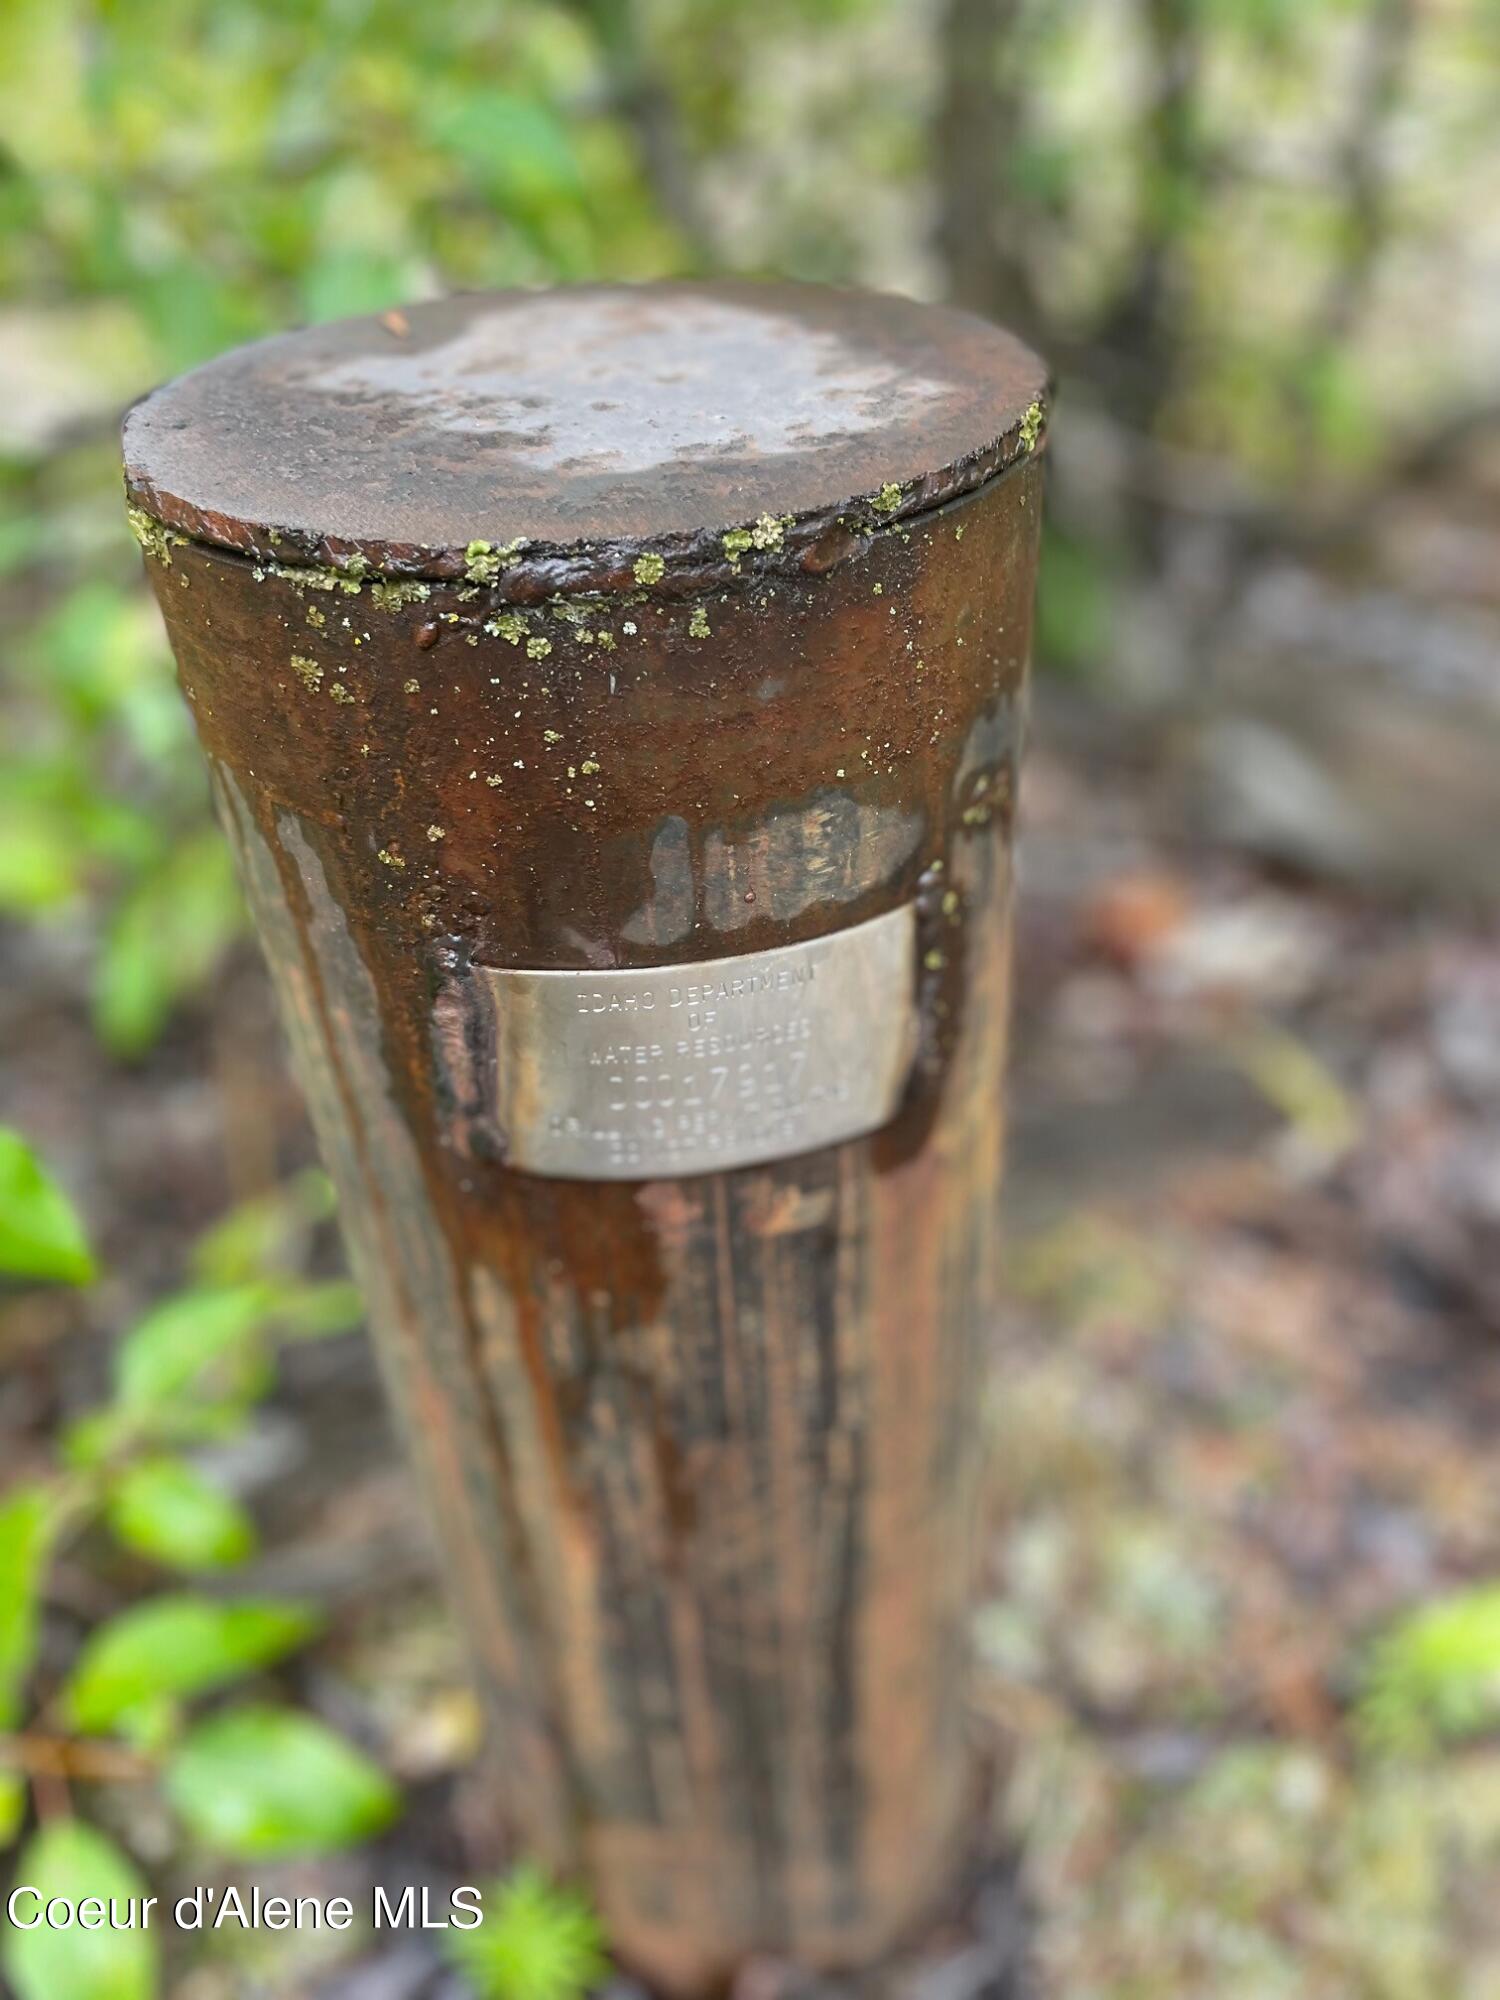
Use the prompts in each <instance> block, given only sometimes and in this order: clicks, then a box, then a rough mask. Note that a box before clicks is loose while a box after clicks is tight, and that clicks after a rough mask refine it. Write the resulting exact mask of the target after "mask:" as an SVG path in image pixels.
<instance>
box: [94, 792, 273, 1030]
mask: <svg viewBox="0 0 1500 2000" xmlns="http://www.w3.org/2000/svg"><path fill="white" fill-rule="evenodd" d="M243 927H244V914H243V911H242V910H241V907H240V899H239V892H238V890H237V888H236V886H235V880H234V871H233V869H232V868H231V866H230V862H229V855H228V852H227V851H226V849H225V847H224V843H223V841H222V840H221V839H220V838H219V836H218V834H217V833H216V832H215V831H214V829H213V828H211V827H204V828H203V829H202V831H201V832H197V833H194V834H192V835H190V836H188V837H186V838H184V839H183V840H182V841H181V842H179V843H178V844H177V845H176V846H174V847H172V848H170V849H169V850H168V851H167V852H166V853H164V854H163V855H162V856H161V857H160V859H159V861H158V862H157V864H156V865H155V866H154V867H151V868H149V869H145V870H142V871H141V873H140V875H139V876H138V878H137V879H136V881H135V882H134V883H133V885H132V886H131V888H130V889H129V891H128V892H127V893H126V895H125V896H124V897H123V898H122V899H121V901H120V902H119V903H118V904H117V906H116V908H115V910H114V912H113V914H112V916H111V918H110V921H109V924H108V926H107V928H106V930H105V934H104V948H103V951H102V953H101V955H100V959H99V964H98V971H97V976H96V980H95V986H94V1021H95V1024H96V1025H97V1027H98V1030H99V1033H100V1035H101V1037H102V1038H103V1040H104V1042H105V1043H106V1044H107V1046H108V1047H109V1048H111V1049H112V1050H114V1052H115V1053H116V1054H117V1055H122V1056H138V1055H141V1054H143V1053H144V1052H145V1051H146V1050H147V1049H148V1048H150V1046H151V1045H152V1043H153V1042H154V1041H155V1040H156V1038H157V1036H158V1035H159V1034H160V1033H161V1031H162V1028H163V1027H164V1026H165V1025H166V1022H167V1019H168V1016H169V1015H170V1014H171V1011H172V1009H173V1007H174V1006H175V1005H176V1003H177V1001H178V1000H180V999H181V998H182V997H183V995H184V994H187V993H192V992H194V991H196V990H197V989H198V988H199V987H200V986H201V985H203V983H204V982H205V981H206V980H207V978H208V976H209V974H210V973H211V972H212V971H213V969H214V967H215V965H217V963H218V962H219V959H220V958H221V957H222V956H223V954H224V952H225V950H226V949H227V948H228V946H229V945H230V944H232V943H233V941H234V939H235V938H236V937H237V936H238V935H239V933H240V931H241V930H242V929H243Z"/></svg>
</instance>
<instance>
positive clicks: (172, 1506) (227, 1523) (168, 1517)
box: [107, 1453, 255, 1570]
mask: <svg viewBox="0 0 1500 2000" xmlns="http://www.w3.org/2000/svg"><path fill="white" fill-rule="evenodd" d="M107 1518H108V1521H109V1526H110V1530H111V1532H112V1533H113V1534H114V1536H115V1539H116V1540H117V1541H118V1542H120V1543H121V1545H122V1546H123V1547H125V1548H127V1549H131V1550H133V1551H134V1552H135V1553H136V1554H137V1555H141V1556H145V1557H146V1558H147V1559H148V1560H149V1561H151V1562H157V1563H161V1564H162V1565H163V1566H164V1567H165V1568H167V1569H181V1570H212V1569H229V1568H232V1567H233V1565H234V1564H235V1563H240V1562H244V1560H245V1559H246V1557H247V1556H250V1555H253V1554H254V1552H255V1523H254V1522H253V1521H252V1520H251V1518H250V1516H249V1515H248V1514H247V1513H246V1512H245V1510H244V1508H243V1507H241V1506H240V1504H239V1502H238V1501H237V1500H234V1499H233V1498H232V1497H231V1496H230V1495H229V1494H227V1493H225V1492H224V1491H223V1490H222V1488H220V1487H218V1486H215V1485H214V1484H213V1483H212V1481H211V1480H208V1479H205V1478H204V1477H203V1475H202V1474H201V1473H200V1472H197V1471H195V1470H194V1468H193V1467H192V1466H191V1465H189V1464H188V1463H187V1461H186V1460H184V1459H181V1458H175V1457H171V1456H169V1455H167V1454H165V1453H163V1454H158V1455H157V1456H155V1457H152V1458H143V1459H140V1460H138V1461H137V1462H136V1463H135V1464H134V1465H130V1466H127V1467H126V1469H125V1471H124V1472H122V1473H121V1474H120V1477H119V1478H118V1480H116V1482H115V1484H114V1486H113V1487H112V1489H111V1491H110V1496H109V1502H108V1510H107Z"/></svg>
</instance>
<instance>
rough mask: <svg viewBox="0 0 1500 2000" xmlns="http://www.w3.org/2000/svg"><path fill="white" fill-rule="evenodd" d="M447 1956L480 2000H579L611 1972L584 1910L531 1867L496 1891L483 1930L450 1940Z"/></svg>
mask: <svg viewBox="0 0 1500 2000" xmlns="http://www.w3.org/2000/svg"><path fill="white" fill-rule="evenodd" d="M444 1950H445V1951H446V1953H447V1955H448V1957H449V1959H450V1960H451V1962H452V1963H453V1965H454V1966H455V1967H456V1968H457V1970H458V1971H460V1972H461V1973H462V1974H463V1975H464V1977H465V1978H466V1979H467V1980H468V1981H469V1984H470V1985H471V1986H472V1987H473V1988H474V1991H475V1993H476V1994H477V1995H478V1996H479V2000H578V1996H579V1995H580V1994H583V1993H586V1992H587V1991H588V1989H589V1988H590V1987H592V1986H596V1985H598V1983H599V1981H600V1980H601V1979H603V1978H604V1976H605V1973H606V1972H607V1971H608V1969H609V1966H608V1961H607V1960H606V1958H605V1956H604V1934H603V1932H602V1930H601V1929H600V1926H599V1919H598V1918H597V1917H596V1916H595V1915H594V1912H593V1910H592V1908H591V1907H590V1906H589V1904H588V1903H587V1902H586V1901H585V1900H584V1898H583V1897H582V1896H581V1895H580V1894H579V1893H578V1892H577V1891H576V1890H574V1889H568V1888H561V1887H559V1886H557V1885H556V1884H555V1883H552V1882H549V1881H548V1879H547V1877H546V1876H545V1875H543V1874H542V1873H541V1872H540V1870H539V1869H536V1868H531V1867H522V1868H518V1869H516V1870H515V1872H514V1873H513V1874H512V1875H510V1876H508V1877H506V1878H505V1879H504V1880H503V1881H500V1882H497V1883H495V1884H493V1885H492V1886H491V1887H490V1889H489V1890H488V1891H487V1892H486V1895H485V1918H484V1922H483V1923H482V1924H478V1925H476V1926H475V1928H474V1929H473V1930H467V1931H449V1932H447V1933H446V1935H445V1939H444Z"/></svg>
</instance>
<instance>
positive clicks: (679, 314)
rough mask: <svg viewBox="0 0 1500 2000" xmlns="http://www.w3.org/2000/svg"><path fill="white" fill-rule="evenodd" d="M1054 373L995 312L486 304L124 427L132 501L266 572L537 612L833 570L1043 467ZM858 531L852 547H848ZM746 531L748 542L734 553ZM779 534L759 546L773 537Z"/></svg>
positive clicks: (606, 300) (401, 318)
mask: <svg viewBox="0 0 1500 2000" xmlns="http://www.w3.org/2000/svg"><path fill="white" fill-rule="evenodd" d="M1044 388H1045V380H1044V375H1043V371H1042V369H1041V367H1040V365H1039V364H1038V362H1037V361H1036V359H1035V357H1034V356H1032V355H1030V354H1029V353H1028V352H1027V350H1026V349H1025V348H1023V347H1021V346H1020V344H1019V343H1018V342H1016V341H1015V340H1013V339H1012V338H1011V336H1010V335H1008V334H1006V333H1003V332H1001V331H1000V330H999V329H998V328H996V327H993V326H990V325H988V324H986V323H985V322H984V321H981V320H978V319H974V318H971V317H970V316H969V315H967V314H964V313H958V312H951V311H946V310H938V309H936V308H933V307H924V306H919V305H916V304H914V303H913V302H911V301H910V300H906V299H898V298H890V297H882V296H875V295H870V294H861V293H852V292H839V291H833V290H829V289H825V288H822V287H817V286H795V285H769V284H750V283H743V282H725V283H718V284H711V285H710V284H693V283H676V284H662V285H652V286H586V287H578V288H576V289H574V290H568V291H561V292H546V293H527V292H511V293H498V294H488V295H484V294H479V295H471V296H466V297H460V298H451V299H443V300H437V301H433V302H431V303H429V304H426V305H421V306H413V307H411V308H409V309H408V310H407V311H405V312H403V313H400V314H386V315H384V316H372V317H369V318H365V319H356V320H345V321H342V322H340V323H338V324H336V325H333V326H325V327H318V328H312V329H309V330H306V331H304V332H300V333H294V334H288V335H285V336H283V337H281V338H279V339H275V340H268V341H262V342H259V343H257V344H256V345H255V346H253V347H247V348H241V349H239V350H238V351H236V352H235V353H232V354H228V355H225V356H223V357H222V358H221V359H219V360H217V361H213V362H210V363H209V364H208V365H207V366H205V367H203V368H199V369H197V370H195V371H194V372H193V373H192V374H190V375H187V376H184V377H182V378H181V379H180V380H179V381H176V382H173V383H170V384H168V385H167V387H166V388H164V389H161V390H158V391H157V392H156V393H155V394H154V395H152V396H149V397H147V398H146V399H145V401H144V402H142V403H140V404H139V405H137V407H136V408H135V409H134V410H133V411H132V412H131V413H130V416H129V418H128V419H127V422H126V426H125V460H126V479H127V486H128V489H129V492H130V495H131V497H132V499H133V500H134V501H135V502H136V503H137V504H138V505H140V506H142V507H144V508H145V509H146V510H147V511H148V512H149V513H151V514H152V515H153V516H155V518H157V519H158V520H160V521H163V522H166V523H167V524H168V525H169V526H171V527H174V528H177V529H179V530H181V531H182V532H183V533H185V534H188V535H191V536H192V537H193V538H194V539H197V540H203V541H208V542H213V543H217V544H219V545H221V546H223V547H226V548H233V549H240V550H244V551H246V552H249V553H253V554H257V555H260V556H262V557H264V558H266V559H268V560H280V561H312V562H336V563H337V562H347V561H349V560H350V559H351V558H352V559H354V560H355V561H356V562H363V563H366V564H368V565H369V566H370V567H372V568H374V569H377V570H380V571H382V572H385V573H391V574H398V573H399V574H411V575H424V576H446V577H462V576H463V575H464V574H465V573H466V570H470V569H471V568H472V560H473V559H472V555H471V550H472V546H473V544H474V543H475V542H476V541H477V542H482V543H487V544H488V545H489V549H490V550H491V551H492V552H499V555H500V561H499V563H498V564H496V565H492V566H491V567H493V568H495V569H496V570H497V571H498V575H497V576H496V577H495V578H492V579H487V580H493V581H499V582H500V583H501V584H502V586H504V587H507V588H508V589H509V590H510V591H512V592H514V593H516V594H518V595H522V596H524V595H526V594H528V593H531V594H534V593H536V592H537V591H546V590H554V589H566V590H582V589H598V588H606V589H611V588H621V587H629V585H630V584H631V583H632V582H633V581H635V580H636V579H635V578H634V575H633V565H634V561H635V559H636V557H638V555H639V554H640V552H641V551H643V550H650V551H652V552H654V553H658V554H660V556H661V558H662V560H663V562H664V564H665V566H666V568H667V570H669V571H671V572H673V573H674V574H675V573H677V572H685V573H686V574H688V575H689V576H691V577H694V578H698V577H700V576H702V575H703V574H704V573H705V572H710V573H712V572H726V573H730V574H733V573H736V572H737V571H738V569H739V567H740V562H741V560H743V559H745V558H749V559H750V560H751V561H752V562H753V563H759V562H761V561H762V560H763V559H772V560H774V559H776V558H784V559H793V558H795V559H798V560H800V559H802V558H803V557H807V558H808V560H809V565H810V566H816V564H817V563H818V562H820V561H823V560H826V559H827V553H828V552H827V550H826V549H824V550H823V552H822V553H821V554H819V553H811V554H810V553H809V552H813V551H815V550H816V549H817V545H818V544H820V543H824V542H826V539H827V537H828V535H829V533H830V532H831V531H833V530H836V529H837V527H838V526H839V524H840V520H841V517H842V516H844V515H846V514H848V513H849V511H850V510H851V509H852V510H853V525H854V526H855V527H856V528H861V527H868V526H871V525H878V524H879V523H880V522H882V521H888V520H889V519H891V518H894V517H896V516H904V515H906V514H909V513H911V512H915V511H920V510H922V509H924V508H927V507H930V506H932V505H935V504H938V503H940V502H941V501H943V500H945V499H948V498H951V497H952V496H953V495H954V494H956V493H960V492H964V491H967V490H970V489H971V488H972V487H974V486H975V485H977V484H979V483H982V481H983V480H984V479H986V478H989V477H991V476H993V474H994V473H996V472H997V471H1000V470H1003V469H1004V467H1005V466H1006V465H1007V464H1009V463H1011V462H1012V461H1013V460H1014V459H1015V458H1017V457H1018V456H1021V455H1023V453H1024V451H1025V450H1027V449H1029V448H1030V446H1031V445H1032V444H1033V443H1034V442H1035V426H1036V422H1037V416H1035V415H1033V416H1030V417H1028V413H1030V412H1033V411H1037V412H1038V414H1039V404H1040V401H1041V399H1042V397H1043V394H1044ZM845 525H846V526H847V525H849V524H848V523H847V522H846V523H845ZM736 529H743V530H744V531H745V545H744V547H743V548H740V549H736V548H735V547H734V546H733V545H731V546H730V547H729V548H728V549H727V550H726V548H725V545H724V537H725V535H726V534H729V535H731V536H733V534H734V531H735V530H736ZM751 537H754V539H751Z"/></svg>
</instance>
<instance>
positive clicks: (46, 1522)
mask: <svg viewBox="0 0 1500 2000" xmlns="http://www.w3.org/2000/svg"><path fill="white" fill-rule="evenodd" d="M52 1520H53V1514H52V1499H51V1495H50V1494H49V1493H48V1492H47V1491H46V1489H45V1488H44V1487H40V1486H25V1487H22V1488H21V1489H20V1490H19V1491H18V1492H15V1493H12V1494H11V1495H10V1497H9V1498H8V1499H7V1500H5V1501H4V1502H3V1503H0V1729H8V1728H9V1727H10V1725H11V1724H12V1723H13V1722H14V1721H15V1719H16V1715H17V1712H18V1709H19V1706H20V1697H21V1689H22V1687H23V1685H24V1683H25V1680H26V1676H27V1674H28V1673H30V1671H31V1662H32V1660H33V1658H34V1657H35V1655H36V1638H37V1621H38V1611H39V1608H40V1600H41V1588H42V1578H43V1575H44V1573H45V1570H46V1565H47V1554H48V1549H49V1546H50V1544H51V1539H52Z"/></svg>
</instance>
